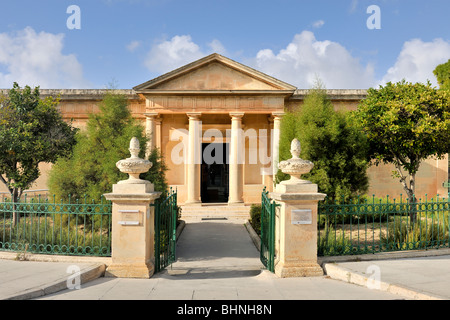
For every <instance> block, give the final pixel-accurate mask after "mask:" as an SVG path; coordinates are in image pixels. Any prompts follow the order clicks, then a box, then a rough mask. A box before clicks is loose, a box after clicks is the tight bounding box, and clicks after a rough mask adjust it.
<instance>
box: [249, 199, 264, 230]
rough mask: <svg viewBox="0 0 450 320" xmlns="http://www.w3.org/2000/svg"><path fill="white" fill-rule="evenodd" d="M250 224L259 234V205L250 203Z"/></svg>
mask: <svg viewBox="0 0 450 320" xmlns="http://www.w3.org/2000/svg"><path fill="white" fill-rule="evenodd" d="M250 225H251V226H252V228H253V230H255V232H256V234H258V235H259V236H260V235H261V205H260V204H252V205H251V207H250Z"/></svg>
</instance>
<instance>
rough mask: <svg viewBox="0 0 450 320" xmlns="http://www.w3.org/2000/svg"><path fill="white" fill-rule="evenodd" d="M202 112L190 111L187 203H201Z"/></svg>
mask: <svg viewBox="0 0 450 320" xmlns="http://www.w3.org/2000/svg"><path fill="white" fill-rule="evenodd" d="M201 115H202V114H201V113H200V112H193V113H188V114H187V116H188V117H189V146H188V159H187V160H188V163H187V200H186V203H185V204H186V205H200V204H201V199H200V166H201V161H202V158H201V156H202V154H201V150H202V148H201V133H202V132H201V127H200V126H201V121H200V116H201Z"/></svg>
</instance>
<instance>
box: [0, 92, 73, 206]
mask: <svg viewBox="0 0 450 320" xmlns="http://www.w3.org/2000/svg"><path fill="white" fill-rule="evenodd" d="M58 103H59V101H58V99H55V98H53V97H47V98H45V99H41V98H40V92H39V87H36V88H35V89H34V90H32V89H31V88H30V87H29V86H26V87H25V88H24V89H21V88H20V87H19V85H18V84H17V83H14V85H13V88H12V89H11V90H9V93H8V96H5V97H1V99H0V181H2V182H3V183H4V184H5V185H6V186H7V187H8V190H9V191H10V193H11V195H12V196H13V198H14V201H17V200H18V198H20V196H21V194H22V192H23V191H24V190H26V189H28V188H30V187H31V185H32V184H33V182H34V181H35V180H36V179H37V178H38V177H39V175H40V171H39V167H38V166H39V164H40V163H41V162H46V163H54V162H55V161H57V159H58V158H59V157H62V156H67V155H68V154H70V152H71V151H72V147H73V145H74V144H75V134H76V132H77V129H75V128H73V127H72V125H71V124H69V123H67V122H65V121H64V120H63V118H62V115H61V114H60V112H59V111H58V109H57V105H58Z"/></svg>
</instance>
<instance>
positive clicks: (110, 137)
mask: <svg viewBox="0 0 450 320" xmlns="http://www.w3.org/2000/svg"><path fill="white" fill-rule="evenodd" d="M99 108H100V112H99V113H96V114H91V115H90V117H89V120H88V123H87V128H86V130H85V131H82V132H80V133H78V134H77V144H76V146H75V148H74V151H73V154H72V155H71V156H70V157H66V158H62V159H59V160H58V162H57V163H56V164H55V165H54V166H53V168H52V170H51V171H50V174H49V188H50V192H51V193H52V194H55V195H56V196H57V199H59V198H61V199H65V200H67V198H68V196H69V195H71V196H72V198H73V199H76V198H83V197H84V195H87V196H88V198H92V199H100V197H101V196H102V195H103V194H105V193H108V192H111V191H112V185H113V184H116V183H117V182H119V181H121V180H125V179H127V178H128V175H127V174H124V173H121V172H120V171H119V170H118V169H117V167H116V163H117V161H119V160H122V159H126V158H129V157H130V153H129V150H128V147H129V144H130V140H131V138H133V137H137V138H138V139H139V142H140V145H141V152H140V155H139V156H140V157H141V158H144V157H145V145H146V143H147V138H146V137H145V135H144V129H143V127H142V126H141V125H140V124H138V123H137V122H136V121H135V120H134V119H133V117H132V115H131V113H130V111H129V109H128V101H127V98H126V96H124V95H120V94H115V93H108V94H107V95H106V96H105V97H104V99H103V101H102V103H101V104H100V106H99ZM149 160H150V161H151V162H152V163H153V166H152V168H151V169H150V171H149V172H148V173H146V174H143V175H141V178H142V179H146V180H150V181H151V182H152V183H154V184H155V190H157V191H162V192H164V194H166V193H167V182H166V179H165V171H166V170H167V168H166V166H165V164H164V161H163V160H162V157H161V155H160V154H159V152H158V151H157V150H153V151H152V152H151V155H150V157H149Z"/></svg>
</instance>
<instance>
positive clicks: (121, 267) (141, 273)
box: [105, 263, 155, 279]
mask: <svg viewBox="0 0 450 320" xmlns="http://www.w3.org/2000/svg"><path fill="white" fill-rule="evenodd" d="M154 273H155V267H154V266H153V264H149V265H147V264H114V263H113V264H111V265H110V266H108V268H106V271H105V277H107V278H138V279H150V278H151V277H152V276H153V274H154Z"/></svg>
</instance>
